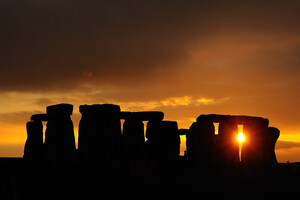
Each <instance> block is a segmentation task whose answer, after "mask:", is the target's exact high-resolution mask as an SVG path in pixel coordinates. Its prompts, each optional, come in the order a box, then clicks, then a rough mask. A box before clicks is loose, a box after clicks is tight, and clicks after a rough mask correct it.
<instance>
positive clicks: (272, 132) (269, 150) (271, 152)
mask: <svg viewBox="0 0 300 200" xmlns="http://www.w3.org/2000/svg"><path fill="white" fill-rule="evenodd" d="M279 135H280V131H279V130H278V129H277V128H275V127H269V128H268V129H267V131H266V133H265V140H264V144H263V145H264V146H263V162H264V165H266V166H272V165H275V164H277V159H276V154H275V144H276V141H277V139H278V137H279Z"/></svg>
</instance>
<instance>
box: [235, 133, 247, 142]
mask: <svg viewBox="0 0 300 200" xmlns="http://www.w3.org/2000/svg"><path fill="white" fill-rule="evenodd" d="M237 139H238V141H239V142H240V143H241V142H244V140H245V136H244V134H243V133H239V134H238V136H237Z"/></svg>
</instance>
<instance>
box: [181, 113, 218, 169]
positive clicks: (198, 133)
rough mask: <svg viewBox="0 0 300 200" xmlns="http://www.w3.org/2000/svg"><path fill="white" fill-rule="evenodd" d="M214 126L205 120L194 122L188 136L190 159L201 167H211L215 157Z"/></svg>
mask: <svg viewBox="0 0 300 200" xmlns="http://www.w3.org/2000/svg"><path fill="white" fill-rule="evenodd" d="M214 130H215V129H214V125H213V123H212V122H210V121H208V120H206V119H205V118H202V119H199V120H198V122H194V123H193V124H192V125H191V127H190V129H189V133H188V134H187V135H186V142H187V153H188V158H189V160H191V161H192V162H195V163H198V164H201V165H211V164H212V162H213V156H214Z"/></svg>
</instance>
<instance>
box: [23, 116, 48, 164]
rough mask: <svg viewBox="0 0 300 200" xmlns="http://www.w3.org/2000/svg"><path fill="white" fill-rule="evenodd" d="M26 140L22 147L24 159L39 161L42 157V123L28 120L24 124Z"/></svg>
mask: <svg viewBox="0 0 300 200" xmlns="http://www.w3.org/2000/svg"><path fill="white" fill-rule="evenodd" d="M26 129H27V140H26V143H25V147H24V156H23V157H24V159H26V160H29V161H33V162H35V161H41V160H42V157H43V124H42V122H41V121H29V122H27V124H26Z"/></svg>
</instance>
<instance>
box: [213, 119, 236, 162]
mask: <svg viewBox="0 0 300 200" xmlns="http://www.w3.org/2000/svg"><path fill="white" fill-rule="evenodd" d="M237 135H238V126H237V124H236V121H235V120H234V119H232V118H227V119H226V120H224V121H222V122H221V123H220V125H219V134H218V140H217V149H218V150H217V151H218V159H219V164H221V165H225V166H234V165H237V164H238V163H239V143H238V141H237Z"/></svg>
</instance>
